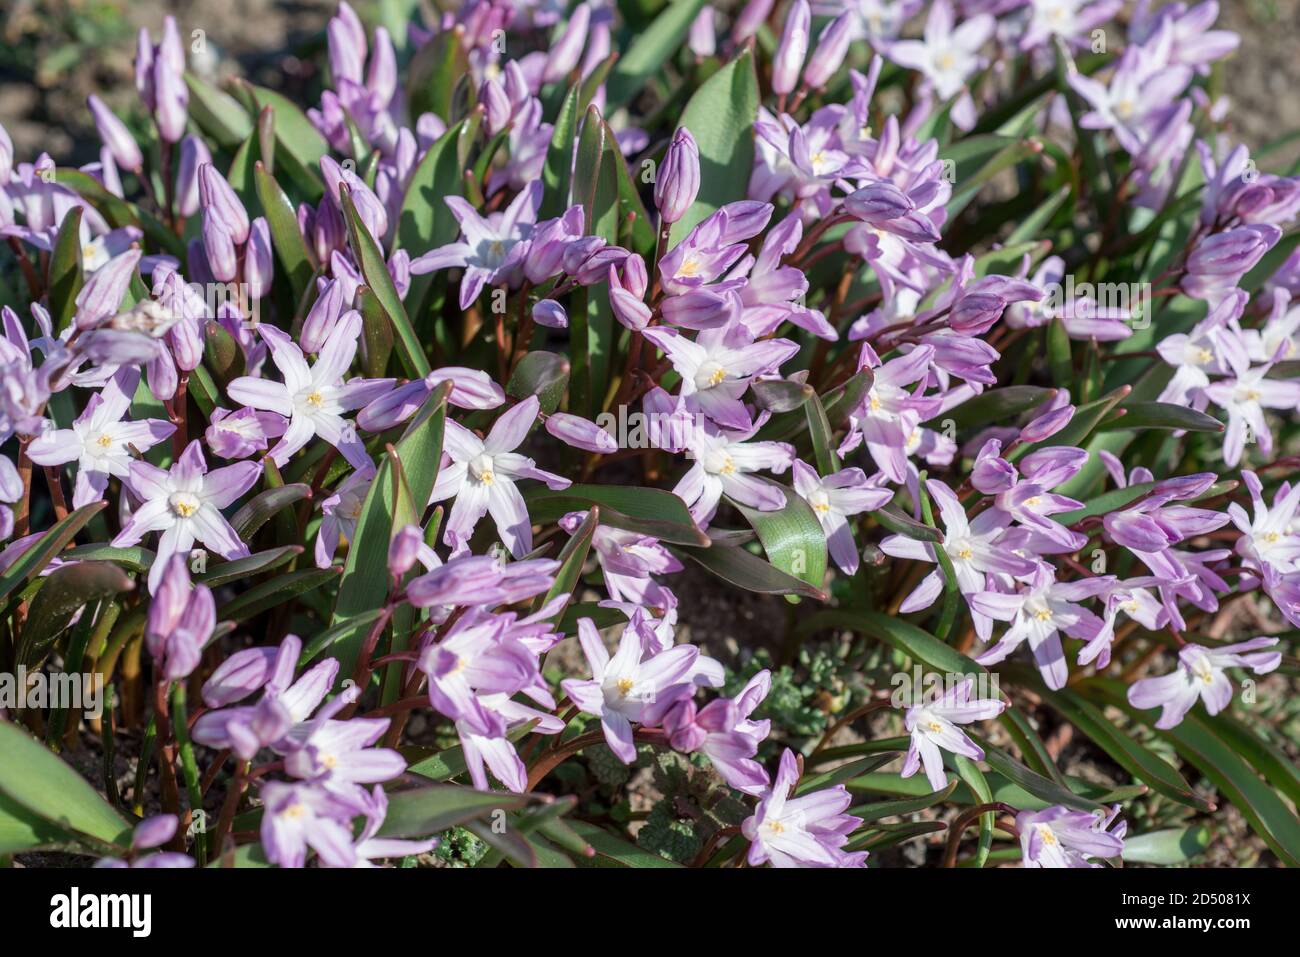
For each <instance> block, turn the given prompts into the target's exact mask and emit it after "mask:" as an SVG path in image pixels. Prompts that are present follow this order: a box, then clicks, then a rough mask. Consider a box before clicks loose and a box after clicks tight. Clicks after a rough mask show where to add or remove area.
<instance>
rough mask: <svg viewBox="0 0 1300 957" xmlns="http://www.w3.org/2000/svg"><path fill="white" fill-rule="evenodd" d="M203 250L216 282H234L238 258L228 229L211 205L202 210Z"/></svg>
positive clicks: (237, 269)
mask: <svg viewBox="0 0 1300 957" xmlns="http://www.w3.org/2000/svg"><path fill="white" fill-rule="evenodd" d="M203 251H204V253H206V255H207V258H208V268H209V269H211V270H212V276H213V278H214V279H216V280H217V282H234V280H235V276H236V275H238V272H239V260H238V257H237V256H236V254H235V243H234V240H233V239H232V238H231V236H230V231H229V230H228V229H226V226H225V224H224V223H223V222H222V221H221V219H220V218H219V217H218V216H217V215H216V213H215V212H214V211H213V210H212V208H211V207H208V208H207V209H205V210H204V211H203Z"/></svg>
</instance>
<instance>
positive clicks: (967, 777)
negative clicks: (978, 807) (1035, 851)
mask: <svg viewBox="0 0 1300 957" xmlns="http://www.w3.org/2000/svg"><path fill="white" fill-rule="evenodd" d="M948 757H950V758H951V760H952V765H953V768H954V769H955V770H956V771H957V776H958V777H959V778H961V779H962V781H964V782H965V784H966V786H967V787H968V788H970V789H971V791H972V792H974V794H975V798H976V800H978V801H979V803H980V804H988V803H991V802H992V801H993V791H992V789H991V788H990V787H989V783H988V780H987V779H986V778H985V777H984V772H983V771H981V770H980V769H979V765H977V764H976V763H975V762H974V761H972V760H971V759H970V758H967V757H964V756H962V755H960V754H953V755H949V756H948ZM995 817H996V815H995V814H994V813H993V812H992V811H989V812H988V813H986V814H981V815H980V835H979V843H978V844H977V845H976V848H975V859H974V861H973V862H972V864H971V866H972V867H983V866H984V863H985V862H986V861H987V860H988V859H989V850H990V849H991V848H992V847H993V822H994V819H995Z"/></svg>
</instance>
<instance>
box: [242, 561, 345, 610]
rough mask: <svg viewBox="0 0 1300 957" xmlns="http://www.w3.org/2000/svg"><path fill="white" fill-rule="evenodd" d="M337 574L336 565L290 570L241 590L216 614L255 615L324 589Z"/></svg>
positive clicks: (336, 577)
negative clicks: (246, 589)
mask: <svg viewBox="0 0 1300 957" xmlns="http://www.w3.org/2000/svg"><path fill="white" fill-rule="evenodd" d="M338 577H339V570H338V569H337V568H304V569H301V570H300V571H296V572H288V573H286V574H284V575H279V576H277V577H275V578H272V579H270V580H269V581H264V582H262V583H261V584H259V585H254V586H253V587H252V588H250V589H248V591H246V592H241V593H240V594H239V595H238V596H237V597H235V598H232V599H231V600H230V601H228V602H226V603H225V604H224V605H222V606H221V607H220V608H218V609H217V616H218V617H219V618H221V619H223V620H228V621H239V620H240V619H243V618H252V617H254V616H256V615H260V614H261V613H262V612H264V611H266V610H267V609H268V608H274V607H275V606H276V605H281V604H284V603H285V602H287V601H289V599H291V598H296V597H297V596H298V595H302V594H304V593H306V592H309V591H314V590H315V589H317V588H323V587H324V586H325V585H327V584H329V583H330V582H332V581H335V580H336V579H338Z"/></svg>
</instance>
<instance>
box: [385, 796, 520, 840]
mask: <svg viewBox="0 0 1300 957" xmlns="http://www.w3.org/2000/svg"><path fill="white" fill-rule="evenodd" d="M529 799H530V798H529V796H528V795H525V794H510V793H509V792H506V791H475V790H474V789H473V788H462V787H457V786H455V785H453V784H431V785H429V786H428V787H422V788H416V789H414V790H410V791H397V792H394V793H390V794H389V795H388V814H387V816H386V817H385V818H384V823H383V824H382V825H381V826H380V828H379V831H378V832H377V833H376V834H375V836H376V837H390V838H403V837H429V836H430V835H433V834H437V833H438V832H440V831H445V830H447V828H449V827H455V826H456V825H457V824H465V823H467V822H469V821H473V820H477V819H479V818H484V817H489V816H491V814H492V812H493V811H496V810H503V811H510V810H517V809H519V808H521V807H524V806H525V805H526V804H527V803H528V802H529Z"/></svg>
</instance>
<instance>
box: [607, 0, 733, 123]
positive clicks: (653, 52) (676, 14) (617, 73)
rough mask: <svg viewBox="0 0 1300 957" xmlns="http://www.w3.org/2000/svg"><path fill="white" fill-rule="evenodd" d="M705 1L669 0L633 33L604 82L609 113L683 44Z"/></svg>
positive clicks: (630, 96) (633, 92)
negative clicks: (651, 20)
mask: <svg viewBox="0 0 1300 957" xmlns="http://www.w3.org/2000/svg"><path fill="white" fill-rule="evenodd" d="M704 2H705V0H669V2H668V3H667V5H666V6H665V7H664V8H663V12H661V13H660V14H659V16H657V17H655V19H654V21H653V22H652V23H651V24H650V26H648V27H646V29H644V30H642V31H640V32H639V33H637V34H636V35H635V38H634V39H633V40H632V43H631V45H630V46H629V47H628V48H627V52H625V53H624V54H623V55H622V56H621V57H619V59H618V62H617V63H616V64H615V65H614V71H613V72H612V73H611V74H610V76H609V81H608V82H607V83H606V84H605V97H606V102H608V104H609V107H608V108H609V110H610V112H611V113H612V112H613V111H614V110H615V109H616V108H617V107H620V106H623V105H625V104H626V103H628V102H629V101H631V99H632V98H633V97H634V96H636V95H637V93H639V92H640V91H641V88H642V87H643V86H645V84H646V82H647V81H648V80H649V79H650V77H652V76H654V75H655V74H656V73H657V72H659V70H660V68H661V67H662V66H663V65H664V63H665V62H666V61H667V60H668V58H669V57H671V56H672V55H673V54H675V53H676V52H677V51H678V50H680V49H681V48H682V41H683V40H685V39H686V32H687V31H688V30H690V28H691V21H692V20H694V19H695V18H696V17H697V16H698V15H699V12H700V10H701V9H702V8H703V7H704ZM751 122H752V121H751ZM691 132H692V133H693V132H695V131H694V130H691Z"/></svg>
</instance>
